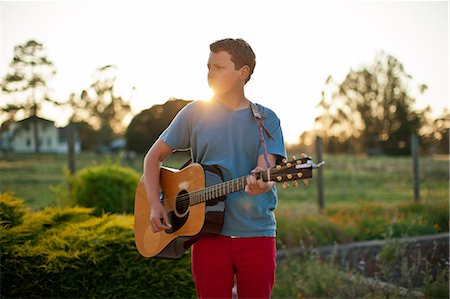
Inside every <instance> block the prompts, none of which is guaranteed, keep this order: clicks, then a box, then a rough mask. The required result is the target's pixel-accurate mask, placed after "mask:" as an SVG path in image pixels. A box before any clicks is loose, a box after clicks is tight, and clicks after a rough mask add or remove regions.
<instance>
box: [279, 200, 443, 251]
mask: <svg viewBox="0 0 450 299" xmlns="http://www.w3.org/2000/svg"><path fill="white" fill-rule="evenodd" d="M448 210H449V203H448V201H447V200H441V201H437V202H433V203H431V202H427V203H414V202H409V203H398V204H391V205H386V204H379V203H357V204H349V203H346V204H343V203H342V204H333V205H331V206H330V207H328V208H327V209H326V211H325V212H324V213H323V214H307V213H305V212H303V211H297V210H294V209H290V208H289V207H288V208H287V209H278V210H277V226H278V242H279V244H280V245H282V246H284V247H288V248H292V247H298V246H299V245H302V246H321V245H333V244H334V243H338V244H342V243H348V242H353V241H362V240H373V239H384V238H387V237H405V236H418V235H426V234H435V233H440V232H448V231H449V226H448V224H449V215H448Z"/></svg>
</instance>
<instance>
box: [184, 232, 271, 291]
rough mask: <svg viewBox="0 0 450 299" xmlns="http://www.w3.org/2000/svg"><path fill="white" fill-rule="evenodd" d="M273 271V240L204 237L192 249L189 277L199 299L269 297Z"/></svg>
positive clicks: (262, 238) (265, 238) (264, 238)
mask: <svg viewBox="0 0 450 299" xmlns="http://www.w3.org/2000/svg"><path fill="white" fill-rule="evenodd" d="M275 270H276V241H275V238H273V237H257V238H231V237H225V236H217V237H205V238H202V239H200V240H199V241H197V242H196V243H194V245H193V246H192V276H193V278H194V282H195V286H196V288H197V296H198V297H199V298H231V297H232V288H233V286H234V282H235V280H234V276H235V275H236V286H237V294H238V298H239V299H242V298H270V294H271V292H272V288H273V284H274V280H275Z"/></svg>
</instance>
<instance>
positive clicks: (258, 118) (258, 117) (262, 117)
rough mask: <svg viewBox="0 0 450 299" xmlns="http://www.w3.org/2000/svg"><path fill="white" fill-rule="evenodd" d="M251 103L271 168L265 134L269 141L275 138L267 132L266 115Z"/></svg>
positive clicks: (185, 165) (265, 155)
mask: <svg viewBox="0 0 450 299" xmlns="http://www.w3.org/2000/svg"><path fill="white" fill-rule="evenodd" d="M249 102H250V108H251V110H252V116H253V119H254V120H255V121H256V122H257V123H258V133H259V140H260V141H261V145H262V147H263V151H264V160H265V162H266V166H267V168H271V167H272V165H270V161H269V154H268V153H267V144H266V140H265V139H264V134H266V136H267V138H269V139H273V136H272V135H271V134H270V132H269V130H267V129H266V127H264V124H263V122H264V120H265V119H266V116H265V115H264V113H261V112H259V109H258V106H257V105H256V104H255V103H253V102H252V101H249ZM191 162H192V159H189V160H188V161H186V163H184V165H183V166H182V167H181V168H180V169H183V168H185V167H187V166H188V165H189V164H191Z"/></svg>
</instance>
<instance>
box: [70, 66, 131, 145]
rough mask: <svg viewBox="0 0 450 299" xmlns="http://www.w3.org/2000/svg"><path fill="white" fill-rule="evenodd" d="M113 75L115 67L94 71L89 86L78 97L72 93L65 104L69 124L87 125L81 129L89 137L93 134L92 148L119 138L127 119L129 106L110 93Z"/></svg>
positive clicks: (114, 80)
mask: <svg viewBox="0 0 450 299" xmlns="http://www.w3.org/2000/svg"><path fill="white" fill-rule="evenodd" d="M116 72H117V67H116V66H115V65H106V66H103V67H100V68H98V69H97V70H96V71H95V73H94V78H95V79H94V80H95V81H94V82H93V83H92V84H91V86H90V87H89V88H87V89H85V90H83V91H82V92H81V94H80V95H79V96H77V95H76V94H75V93H72V94H71V95H70V97H69V100H68V101H67V103H66V105H68V106H69V107H70V109H71V110H72V116H71V117H70V119H69V121H70V122H75V123H87V124H88V125H89V126H86V125H83V126H82V129H84V130H86V133H89V134H92V133H93V132H92V131H91V130H90V128H93V129H94V130H95V132H94V135H95V137H96V140H93V141H96V142H95V145H97V144H107V143H110V142H111V141H113V140H114V138H116V137H118V136H119V135H121V134H123V133H124V132H125V129H126V127H125V126H126V124H125V123H124V120H126V119H127V118H128V117H129V116H130V115H131V106H130V103H129V102H128V101H126V100H125V99H123V98H122V97H121V96H118V95H116V93H115V92H114V86H115V82H116V78H117V75H116ZM86 138H87V136H86Z"/></svg>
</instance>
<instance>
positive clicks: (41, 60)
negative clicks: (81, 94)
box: [1, 40, 59, 153]
mask: <svg viewBox="0 0 450 299" xmlns="http://www.w3.org/2000/svg"><path fill="white" fill-rule="evenodd" d="M10 67H11V70H10V71H9V72H8V73H7V74H6V75H5V77H4V78H3V79H2V82H1V87H2V94H4V95H6V97H5V98H9V101H7V102H6V103H7V104H6V105H4V106H3V107H2V108H1V112H2V114H3V117H4V118H5V119H6V121H5V123H8V124H9V123H12V121H13V120H16V115H17V113H18V112H22V114H24V115H25V116H27V117H28V116H31V117H33V122H32V124H33V138H34V144H35V151H36V153H39V142H38V140H39V133H38V130H37V122H36V121H35V118H36V117H37V116H38V115H39V112H40V109H41V108H42V105H43V104H45V103H51V104H54V105H59V103H58V102H56V101H54V100H52V99H51V98H50V95H49V88H48V86H47V81H48V80H49V79H51V78H52V77H53V76H54V75H55V74H56V68H55V66H54V64H53V62H52V61H50V60H49V59H48V58H47V55H46V53H45V48H44V45H43V44H42V43H40V42H37V41H35V40H29V41H27V42H25V43H24V44H21V45H18V46H16V47H14V57H13V60H12V62H11V63H10ZM3 129H5V128H3Z"/></svg>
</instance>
